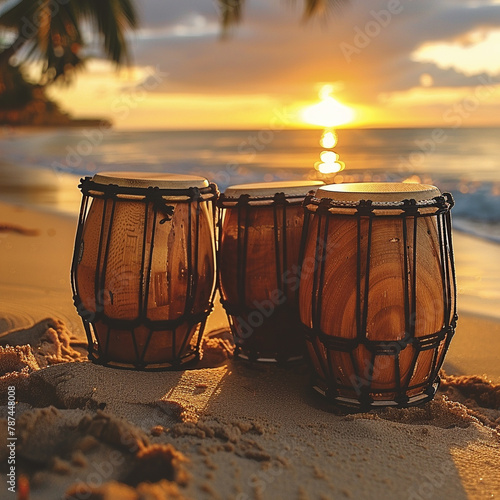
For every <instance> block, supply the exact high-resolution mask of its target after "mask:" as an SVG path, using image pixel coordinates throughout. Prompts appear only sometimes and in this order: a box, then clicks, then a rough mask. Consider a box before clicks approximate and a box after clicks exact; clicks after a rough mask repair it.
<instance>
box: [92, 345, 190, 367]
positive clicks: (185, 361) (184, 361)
mask: <svg viewBox="0 0 500 500" xmlns="http://www.w3.org/2000/svg"><path fill="white" fill-rule="evenodd" d="M88 359H89V360H90V361H92V363H95V364H96V365H101V366H105V367H107V368H117V369H120V370H135V371H145V372H160V371H169V370H184V369H188V368H191V367H193V366H194V365H196V363H198V361H199V360H200V354H199V353H198V352H196V353H188V354H186V356H185V357H183V358H181V359H178V360H175V361H173V362H164V363H149V364H147V365H136V364H133V363H123V362H121V361H113V360H109V359H108V360H106V359H104V358H102V357H100V356H99V351H98V349H97V345H94V347H93V349H89V353H88Z"/></svg>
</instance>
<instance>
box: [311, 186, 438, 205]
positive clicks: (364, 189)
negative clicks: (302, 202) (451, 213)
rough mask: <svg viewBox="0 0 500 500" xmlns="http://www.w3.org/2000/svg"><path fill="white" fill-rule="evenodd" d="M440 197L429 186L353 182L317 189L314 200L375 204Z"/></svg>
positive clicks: (433, 188) (433, 187)
mask: <svg viewBox="0 0 500 500" xmlns="http://www.w3.org/2000/svg"><path fill="white" fill-rule="evenodd" d="M436 196H441V191H439V189H438V188H437V187H435V186H431V185H429V184H413V183H406V182H353V183H346V184H329V185H327V186H323V187H321V188H319V189H318V191H317V192H316V198H330V199H332V200H336V201H352V202H356V201H360V200H371V201H376V202H389V203H390V202H402V201H403V200H407V199H412V200H416V201H424V200H430V199H432V198H434V197H436Z"/></svg>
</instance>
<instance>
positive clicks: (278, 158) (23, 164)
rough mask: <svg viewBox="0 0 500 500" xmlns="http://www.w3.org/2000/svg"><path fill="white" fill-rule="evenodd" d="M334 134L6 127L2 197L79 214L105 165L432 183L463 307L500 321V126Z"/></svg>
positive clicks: (256, 178) (221, 176) (239, 177)
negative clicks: (450, 199)
mask: <svg viewBox="0 0 500 500" xmlns="http://www.w3.org/2000/svg"><path fill="white" fill-rule="evenodd" d="M335 133H336V136H337V145H336V146H334V147H330V148H324V147H322V146H321V145H320V140H321V138H322V135H323V131H321V130H281V131H280V130H270V129H263V130H238V131H235V130H232V131H137V132H132V131H119V130H112V129H99V128H94V129H76V128H75V129H71V128H70V129H62V130H56V129H46V130H43V129H42V130H36V131H35V130H34V131H16V130H12V129H5V130H3V131H2V132H1V133H0V199H3V200H5V201H10V202H16V203H22V204H29V205H32V206H33V205H35V206H38V207H41V208H43V209H44V210H52V211H57V212H59V213H61V212H62V213H67V214H72V215H73V216H74V214H76V213H77V211H78V209H79V203H80V192H79V190H78V188H77V185H78V180H79V178H81V177H82V176H87V175H93V174H94V173H95V172H98V171H107V170H115V171H116V170H144V171H153V172H178V173H184V174H186V173H190V174H196V175H202V176H205V177H206V178H208V179H209V180H211V181H212V182H215V183H216V184H217V185H218V186H219V189H220V190H221V191H224V189H225V188H226V187H227V186H228V185H231V184H239V183H245V182H268V181H279V180H294V179H321V180H324V181H325V182H328V183H332V182H359V181H403V180H411V181H417V182H423V183H428V184H434V185H436V186H438V187H439V188H440V189H441V190H442V191H448V192H451V193H452V194H453V196H454V198H455V202H456V204H455V207H454V208H453V211H452V213H453V226H454V230H455V234H456V235H457V236H458V234H460V235H463V236H461V237H460V238H458V237H457V238H455V251H456V265H457V274H458V282H459V307H461V308H462V310H463V309H468V310H469V311H470V312H475V313H480V314H483V315H488V316H491V315H493V316H497V317H499V318H500V307H499V305H500V168H499V163H500V128H457V129H439V128H435V129H431V128H414V129H341V130H337V131H336V132H335ZM325 145H326V144H325ZM330 146H331V144H330ZM323 151H334V152H335V153H336V154H337V155H338V162H339V163H340V162H342V165H345V168H344V170H342V171H340V172H338V173H332V174H329V175H324V174H321V173H320V172H319V171H318V170H316V168H318V164H319V163H320V155H321V153H322V152H323ZM315 166H316V168H315Z"/></svg>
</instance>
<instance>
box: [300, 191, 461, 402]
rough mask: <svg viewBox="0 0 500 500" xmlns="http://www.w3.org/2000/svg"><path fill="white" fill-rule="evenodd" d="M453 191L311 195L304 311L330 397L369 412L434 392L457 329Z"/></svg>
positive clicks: (319, 377) (320, 380)
mask: <svg viewBox="0 0 500 500" xmlns="http://www.w3.org/2000/svg"><path fill="white" fill-rule="evenodd" d="M452 206H453V199H452V197H451V195H450V194H448V193H445V194H443V195H442V194H441V193H440V191H439V190H438V189H437V188H436V187H434V186H429V185H423V184H404V183H358V184H339V185H329V186H324V187H322V188H320V189H319V190H318V191H317V193H316V195H315V196H308V197H307V198H306V199H305V200H304V207H305V209H306V215H305V221H304V233H303V242H304V243H303V244H304V248H305V249H304V259H303V262H302V274H301V283H300V316H301V320H302V323H303V325H304V327H305V332H306V345H307V349H308V353H309V355H310V358H311V360H312V364H313V366H314V369H315V372H316V380H315V383H314V388H315V389H316V390H317V391H319V392H320V393H322V394H324V395H326V396H327V398H329V399H330V400H332V401H334V402H336V403H338V404H341V405H347V406H354V407H359V408H361V409H367V408H370V407H378V406H391V405H395V406H400V407H404V406H410V405H414V404H419V403H422V402H424V401H427V400H430V399H432V398H433V396H434V394H435V392H436V390H437V388H438V385H439V376H438V371H439V369H440V367H441V365H442V363H443V359H444V356H445V354H446V351H447V349H448V346H449V343H450V341H451V339H452V336H453V334H454V331H455V325H456V320H457V315H456V285H455V272H454V263H453V250H452V239H451V215H450V209H451V208H452Z"/></svg>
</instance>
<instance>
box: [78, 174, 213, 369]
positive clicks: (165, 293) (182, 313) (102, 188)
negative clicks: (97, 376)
mask: <svg viewBox="0 0 500 500" xmlns="http://www.w3.org/2000/svg"><path fill="white" fill-rule="evenodd" d="M79 187H80V188H81V190H82V193H83V200H82V206H81V211H80V218H79V222H78V228H77V233H76V242H75V252H74V257H73V264H72V285H73V293H74V300H75V305H76V307H77V310H78V313H79V314H80V316H81V317H82V319H83V323H84V326H85V330H86V332H87V337H88V342H89V358H90V359H91V360H92V361H94V362H96V363H98V364H103V365H111V366H116V367H124V368H135V369H166V368H177V367H179V366H181V365H184V364H186V363H188V362H190V361H195V360H197V359H198V355H199V345H200V342H201V337H202V334H203V329H204V326H205V322H206V319H207V317H208V315H209V313H210V311H211V310H212V307H213V294H214V288H215V255H214V254H215V245H214V227H215V226H214V217H215V215H216V214H215V200H216V198H217V194H218V193H217V188H216V187H215V185H213V184H210V185H209V183H208V181H207V180H206V179H203V178H202V177H194V176H187V175H177V174H160V173H158V174H157V173H134V172H109V173H101V174H97V175H95V176H94V177H93V178H90V177H86V178H85V179H82V183H81V184H80V186H79Z"/></svg>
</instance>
